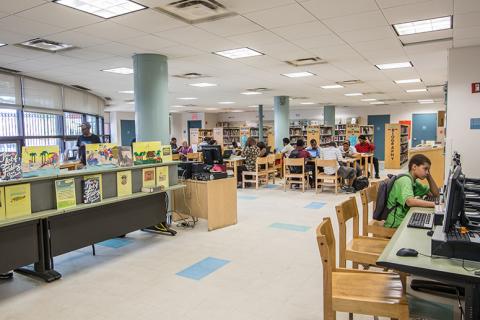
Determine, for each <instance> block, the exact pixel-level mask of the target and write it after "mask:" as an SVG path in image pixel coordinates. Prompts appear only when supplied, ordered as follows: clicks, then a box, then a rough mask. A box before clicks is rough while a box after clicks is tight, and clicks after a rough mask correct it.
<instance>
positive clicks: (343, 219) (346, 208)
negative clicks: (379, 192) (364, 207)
mask: <svg viewBox="0 0 480 320" xmlns="http://www.w3.org/2000/svg"><path fill="white" fill-rule="evenodd" d="M335 209H336V211H337V219H338V229H339V231H340V233H339V242H338V245H339V248H340V261H341V262H342V261H345V250H346V248H347V221H348V220H350V219H353V238H354V239H355V238H358V236H359V224H358V223H359V221H358V207H357V199H356V198H355V197H350V199H348V200H346V201H343V202H342V203H340V204H339V205H337V206H336V207H335ZM340 265H341V263H340ZM341 267H345V266H342V265H341Z"/></svg>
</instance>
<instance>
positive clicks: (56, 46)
mask: <svg viewBox="0 0 480 320" xmlns="http://www.w3.org/2000/svg"><path fill="white" fill-rule="evenodd" d="M20 45H21V46H24V47H29V48H33V49H38V50H43V51H49V52H58V51H62V50H67V49H71V48H73V45H72V44H66V43H60V42H55V41H51V40H45V39H40V38H36V39H32V40H28V41H25V42H22V43H21V44H20Z"/></svg>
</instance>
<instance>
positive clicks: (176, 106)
mask: <svg viewBox="0 0 480 320" xmlns="http://www.w3.org/2000/svg"><path fill="white" fill-rule="evenodd" d="M170 107H171V108H185V106H180V105H174V106H170Z"/></svg>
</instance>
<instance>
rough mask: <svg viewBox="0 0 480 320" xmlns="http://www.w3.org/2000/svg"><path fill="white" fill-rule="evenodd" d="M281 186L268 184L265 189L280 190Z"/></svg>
mask: <svg viewBox="0 0 480 320" xmlns="http://www.w3.org/2000/svg"><path fill="white" fill-rule="evenodd" d="M280 187H281V186H279V185H278V184H268V185H266V186H264V188H266V189H280Z"/></svg>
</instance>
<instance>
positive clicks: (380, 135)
mask: <svg viewBox="0 0 480 320" xmlns="http://www.w3.org/2000/svg"><path fill="white" fill-rule="evenodd" d="M387 123H390V115H389V114H381V115H372V116H371V115H369V116H368V124H369V125H373V132H374V133H373V140H374V141H373V142H374V144H375V158H377V159H378V160H379V161H383V160H385V124H387Z"/></svg>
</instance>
